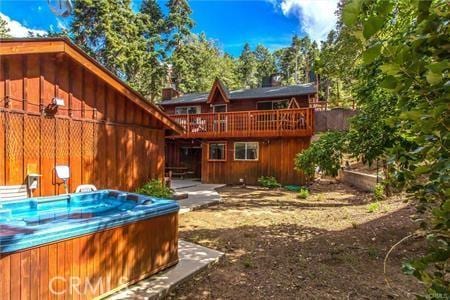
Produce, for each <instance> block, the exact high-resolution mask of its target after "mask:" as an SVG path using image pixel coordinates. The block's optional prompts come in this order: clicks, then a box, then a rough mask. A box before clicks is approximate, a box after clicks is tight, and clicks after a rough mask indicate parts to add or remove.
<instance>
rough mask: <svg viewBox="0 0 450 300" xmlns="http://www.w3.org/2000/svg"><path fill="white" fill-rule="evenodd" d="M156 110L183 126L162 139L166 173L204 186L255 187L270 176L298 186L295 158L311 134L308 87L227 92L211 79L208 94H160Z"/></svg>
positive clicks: (313, 93)
mask: <svg viewBox="0 0 450 300" xmlns="http://www.w3.org/2000/svg"><path fill="white" fill-rule="evenodd" d="M162 95H163V99H162V101H161V103H160V106H161V107H162V109H163V110H164V111H165V112H166V113H167V114H169V115H170V116H171V117H172V118H173V119H174V120H175V121H177V122H178V123H179V124H180V125H181V126H183V127H184V129H185V132H184V133H183V134H181V135H175V136H168V137H167V138H166V168H167V170H170V171H172V172H173V174H175V175H177V174H179V175H185V174H192V175H193V176H196V177H199V178H201V180H202V182H205V183H227V184H237V183H242V182H245V183H246V184H255V183H257V180H258V178H259V177H260V176H275V177H276V178H277V180H278V181H279V182H281V183H283V184H301V183H304V178H303V175H302V174H301V173H299V172H297V171H295V170H294V157H295V155H296V154H297V153H298V152H300V151H302V150H303V149H306V148H307V147H308V146H309V144H310V140H311V136H312V135H313V131H314V128H313V127H314V126H313V124H314V109H313V108H310V103H316V102H315V101H316V99H317V88H316V86H315V84H314V83H309V84H300V85H291V86H269V87H261V88H254V89H244V90H236V91H229V90H228V89H227V87H226V86H225V85H224V84H223V83H222V82H221V81H220V80H219V79H216V80H215V82H214V84H213V86H212V88H211V90H210V91H209V93H195V94H186V95H181V94H180V93H179V92H177V91H175V90H174V89H172V88H166V89H164V90H163V93H162Z"/></svg>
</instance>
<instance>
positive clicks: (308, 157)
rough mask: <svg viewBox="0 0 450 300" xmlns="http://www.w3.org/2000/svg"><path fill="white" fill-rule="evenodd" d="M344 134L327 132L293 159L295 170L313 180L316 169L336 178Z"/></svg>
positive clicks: (339, 165) (343, 143)
mask: <svg viewBox="0 0 450 300" xmlns="http://www.w3.org/2000/svg"><path fill="white" fill-rule="evenodd" d="M345 134H346V133H344V132H331V131H330V132H327V133H324V134H323V135H321V136H320V139H319V140H317V141H315V142H313V143H311V146H309V148H308V149H305V150H303V151H302V152H300V153H298V154H297V155H296V157H295V161H294V163H295V169H296V170H297V171H302V172H303V173H304V174H305V175H306V176H307V177H309V178H313V177H314V173H315V171H316V169H317V168H319V169H320V170H321V171H322V172H323V173H324V175H329V176H333V177H334V176H337V174H338V171H339V169H340V168H341V160H342V155H343V154H342V153H343V152H344V149H345V145H346V141H345Z"/></svg>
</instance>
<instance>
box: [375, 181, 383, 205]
mask: <svg viewBox="0 0 450 300" xmlns="http://www.w3.org/2000/svg"><path fill="white" fill-rule="evenodd" d="M373 198H374V200H375V201H381V200H383V199H384V198H385V192H384V185H383V184H381V183H377V184H376V185H375V188H374V190H373Z"/></svg>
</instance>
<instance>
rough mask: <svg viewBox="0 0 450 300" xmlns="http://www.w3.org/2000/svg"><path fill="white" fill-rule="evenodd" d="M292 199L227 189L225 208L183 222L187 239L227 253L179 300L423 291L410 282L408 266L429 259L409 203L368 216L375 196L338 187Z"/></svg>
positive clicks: (386, 205)
mask: <svg viewBox="0 0 450 300" xmlns="http://www.w3.org/2000/svg"><path fill="white" fill-rule="evenodd" d="M311 192H312V193H311V195H310V196H309V197H308V198H307V199H305V200H300V199H297V198H296V194H295V193H293V192H286V191H281V190H262V189H249V188H236V187H226V188H223V189H221V190H220V194H221V195H222V197H223V199H224V203H223V204H221V205H218V206H215V207H210V208H208V209H204V210H200V211H195V212H191V213H188V214H184V215H182V216H181V219H180V231H181V232H180V236H181V238H183V239H186V240H188V241H191V242H195V243H198V244H201V245H204V246H207V247H210V248H214V249H218V250H220V251H223V252H225V253H226V256H225V258H224V259H223V260H222V261H221V262H219V263H218V264H216V265H214V266H213V267H211V268H210V269H208V270H206V271H204V272H202V273H200V274H199V275H197V276H196V277H195V278H194V279H191V280H188V281H187V282H185V283H184V284H183V285H182V286H180V287H179V288H178V289H176V290H175V291H174V292H173V293H172V294H171V295H170V298H174V299H175V298H176V299H305V298H306V299H324V298H325V299H390V298H399V299H404V298H413V293H414V292H418V291H419V289H420V287H419V286H418V284H417V283H416V281H415V279H414V278H411V277H409V276H405V275H403V274H402V273H401V270H400V265H401V262H402V261H404V260H405V259H408V258H411V257H414V256H415V255H417V254H419V253H420V252H421V251H423V245H422V243H420V242H418V241H416V240H409V241H407V242H405V243H403V244H401V245H400V246H399V247H398V248H396V249H395V251H393V252H392V254H391V255H390V258H389V260H388V264H387V279H388V280H389V283H390V287H389V286H388V285H387V284H386V281H385V276H384V273H383V260H384V257H385V255H386V253H387V251H388V250H389V249H390V248H391V246H392V245H394V244H395V243H396V242H397V241H399V240H400V239H402V238H403V237H405V236H406V235H408V234H409V233H411V232H412V231H414V229H415V227H414V224H413V223H412V222H411V220H410V215H411V214H412V213H413V212H414V210H413V208H411V207H410V206H408V204H406V203H404V202H403V201H402V199H400V198H390V199H388V200H385V201H383V202H381V206H380V208H379V209H378V210H377V211H375V212H369V211H368V203H370V202H371V195H370V194H367V193H360V192H357V191H356V190H354V189H353V188H351V187H348V186H346V185H343V184H340V183H336V182H325V181H322V182H318V183H315V184H313V185H312V187H311Z"/></svg>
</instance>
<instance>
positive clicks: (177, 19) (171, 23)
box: [167, 0, 194, 49]
mask: <svg viewBox="0 0 450 300" xmlns="http://www.w3.org/2000/svg"><path fill="white" fill-rule="evenodd" d="M167 7H168V8H169V15H168V16H167V28H168V30H169V31H170V36H169V40H168V43H167V47H168V49H171V48H177V47H179V46H180V45H181V44H182V42H183V41H184V40H185V39H186V38H188V37H189V36H190V35H191V29H192V27H194V21H193V20H192V19H191V17H190V15H191V13H192V10H191V8H190V6H189V4H188V2H187V0H170V1H169V2H168V3H167Z"/></svg>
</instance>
